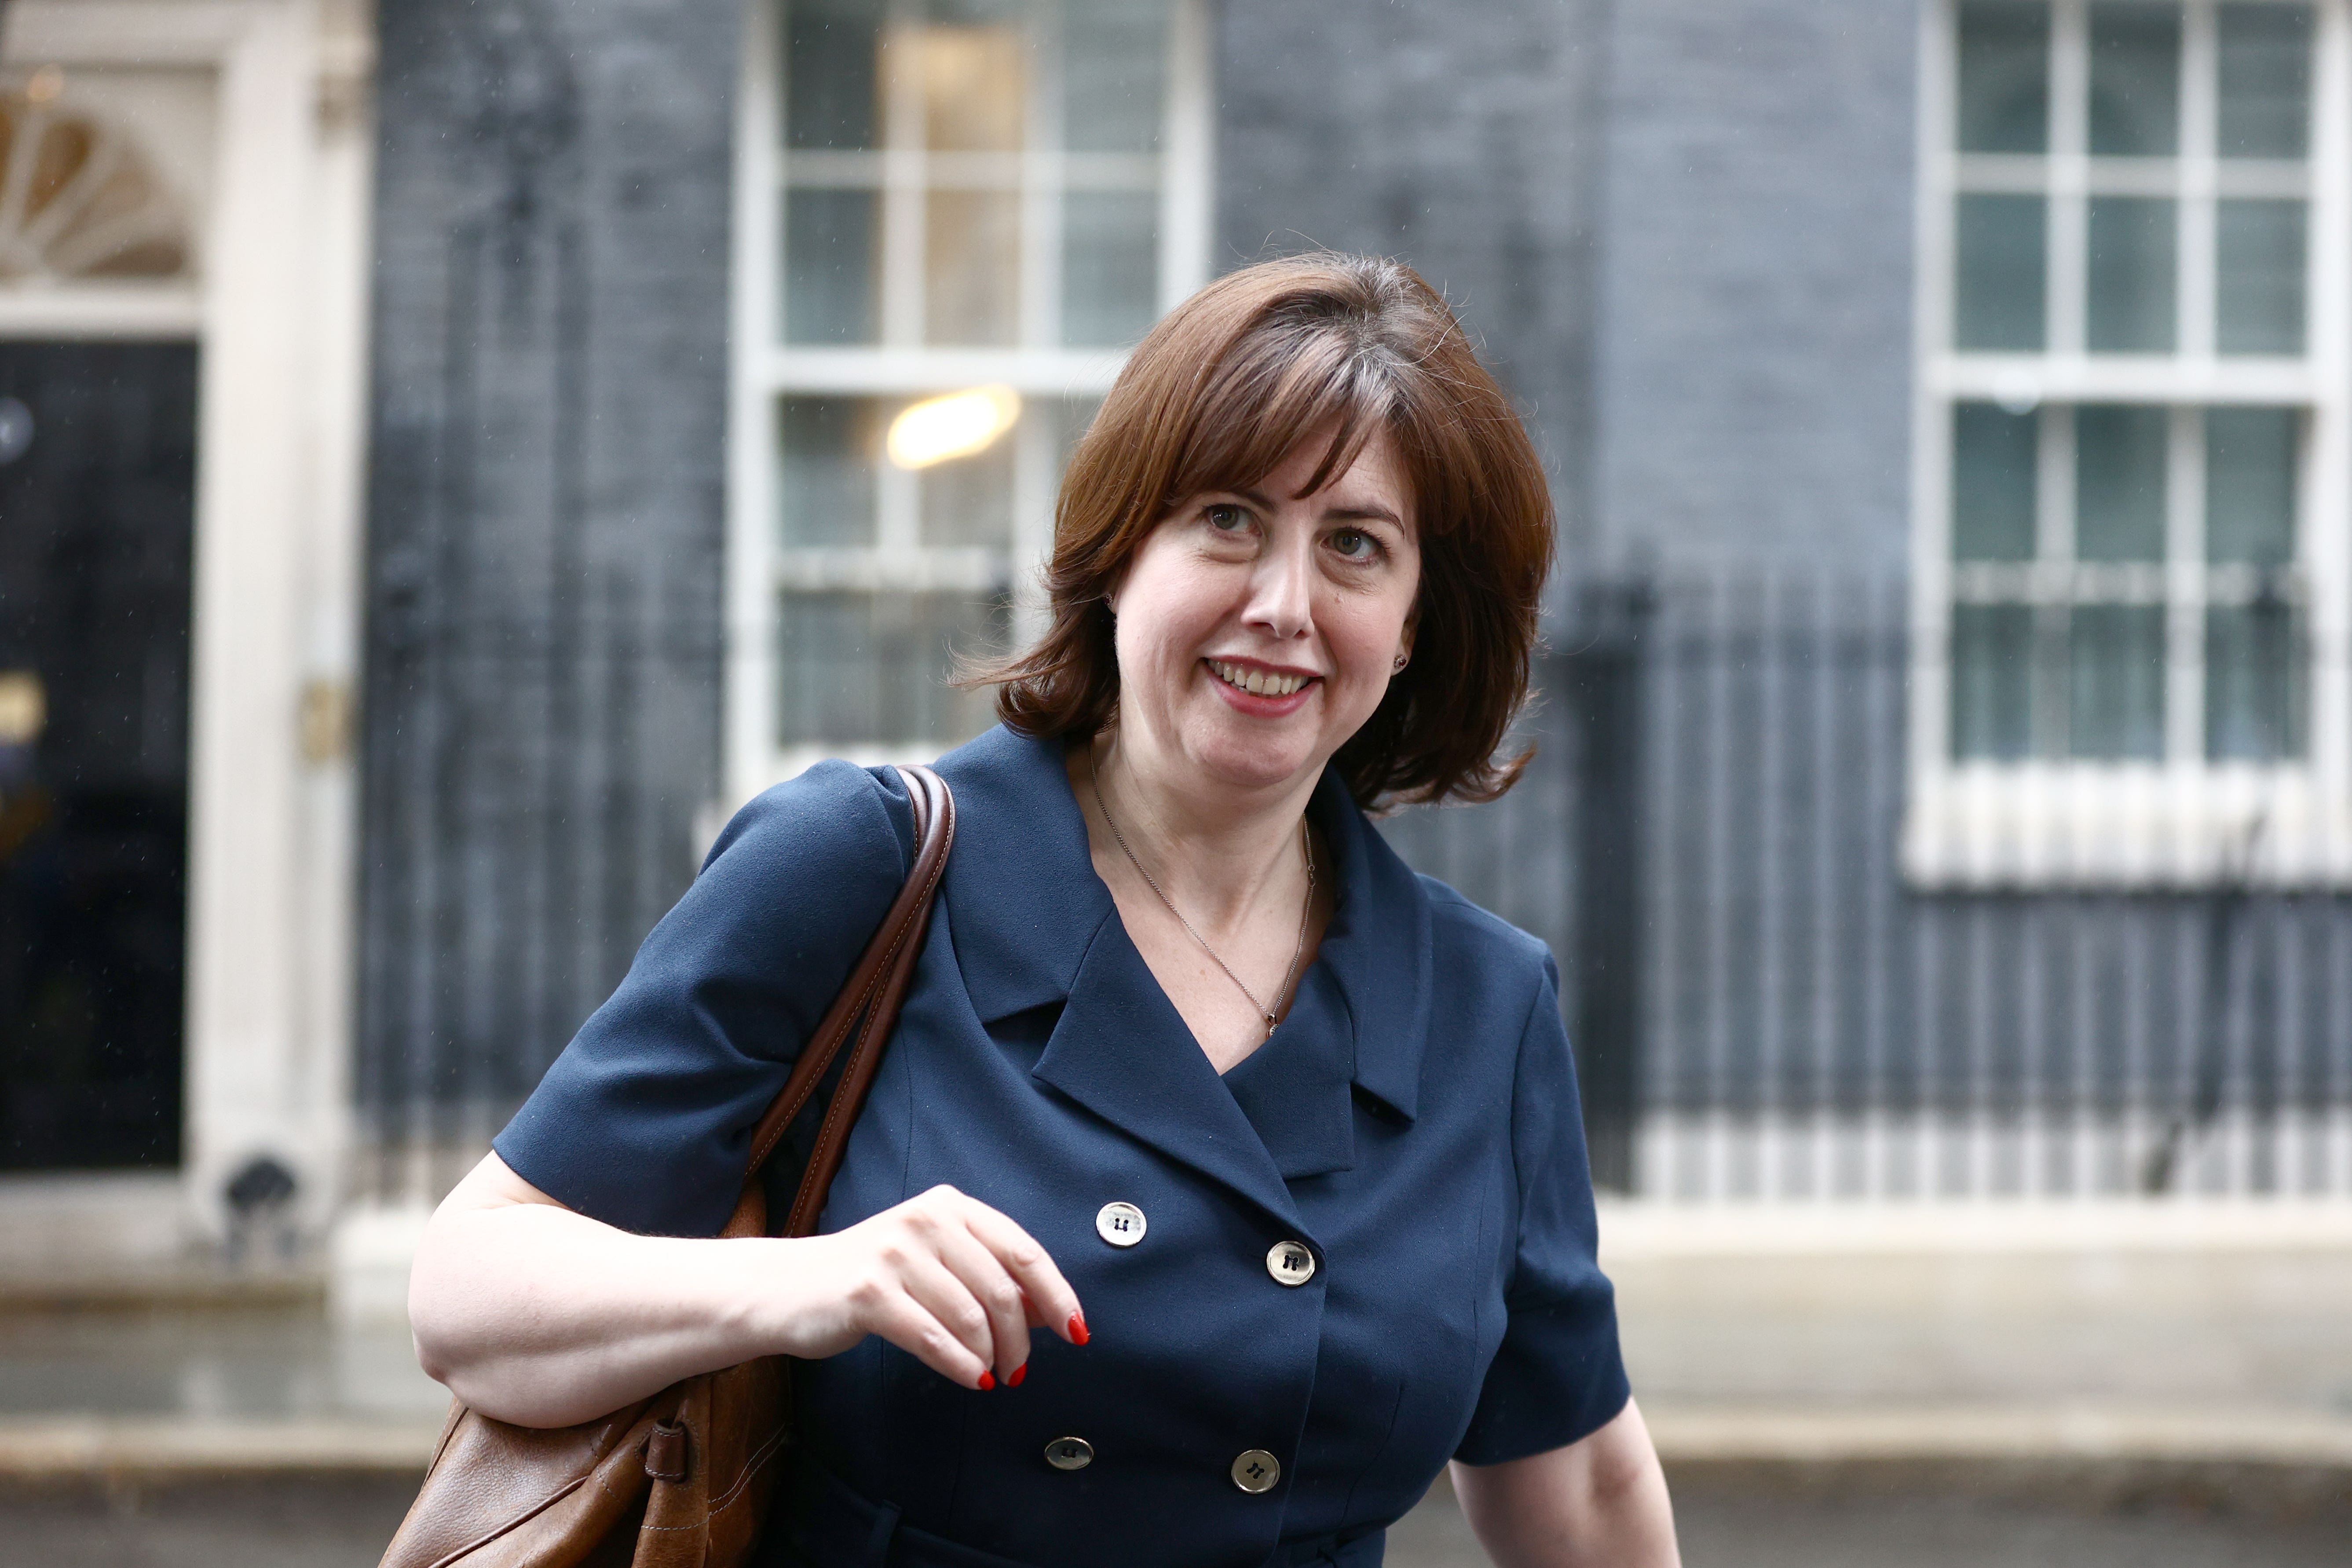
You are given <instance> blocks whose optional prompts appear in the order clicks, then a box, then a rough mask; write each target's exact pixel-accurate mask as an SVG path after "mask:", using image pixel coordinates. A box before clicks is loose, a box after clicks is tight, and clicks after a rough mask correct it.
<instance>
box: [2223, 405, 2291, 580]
mask: <svg viewBox="0 0 2352 1568" xmlns="http://www.w3.org/2000/svg"><path fill="white" fill-rule="evenodd" d="M2300 423H2301V417H2300V416H2299V415H2298V414H2297V413H2296V411H2295V410H2294V409H2292V408H2216V409H2212V410H2210V412H2208V413H2207V414H2206V416H2205V559H2206V560H2208V561H2210V562H2217V563H2218V562H2242V563H2246V564H2249V565H2254V566H2284V565H2286V564H2287V563H2290V562H2292V561H2293V560H2294V551H2295V543H2294V510H2295V508H2294V491H2295V473H2296V468H2297V453H2296V447H2297V444H2298V441H2297V430H2296V426H2298V425H2299V424H2300Z"/></svg>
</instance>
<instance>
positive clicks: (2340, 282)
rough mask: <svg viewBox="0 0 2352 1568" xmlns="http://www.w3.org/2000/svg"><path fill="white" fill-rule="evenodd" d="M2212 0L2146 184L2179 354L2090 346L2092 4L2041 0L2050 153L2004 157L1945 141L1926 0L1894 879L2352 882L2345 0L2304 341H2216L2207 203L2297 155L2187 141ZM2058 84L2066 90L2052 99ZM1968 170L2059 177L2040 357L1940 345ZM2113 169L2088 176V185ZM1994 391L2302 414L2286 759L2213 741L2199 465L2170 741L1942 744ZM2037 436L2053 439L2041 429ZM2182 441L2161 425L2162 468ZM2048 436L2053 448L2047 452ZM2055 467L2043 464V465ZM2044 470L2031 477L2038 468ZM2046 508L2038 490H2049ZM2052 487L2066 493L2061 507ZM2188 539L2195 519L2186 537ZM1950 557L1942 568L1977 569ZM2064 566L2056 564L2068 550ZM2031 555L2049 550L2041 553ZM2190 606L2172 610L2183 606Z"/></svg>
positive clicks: (1951, 58)
mask: <svg viewBox="0 0 2352 1568" xmlns="http://www.w3.org/2000/svg"><path fill="white" fill-rule="evenodd" d="M2273 3H2275V0H2273ZM2214 4H2215V0H2188V5H2187V11H2186V21H2185V25H2184V28H2183V37H2182V48H2183V53H2184V56H2185V57H2186V69H2185V70H2184V72H2183V75H2184V79H2185V83H2186V90H2185V92H2184V94H2183V98H2182V100H2181V106H2180V112H2181V119H2182V138H2181V140H2182V146H2183V153H2182V155H2181V157H2180V158H2179V159H2178V160H2177V161H2176V166H2177V168H2178V169H2179V181H2178V183H2177V184H2175V183H2173V182H2171V181H2169V180H2166V181H2164V182H2163V183H2162V184H2161V185H2160V186H2158V185H2154V184H2151V185H2150V187H2149V194H2161V195H2177V196H2179V197H2180V198H2182V200H2181V206H2180V209H2179V210H2180V213H2181V229H2180V231H2179V232H2180V235H2181V240H2182V243H2181V244H2180V246H2179V268H2180V270H2179V277H2178V284H2177V299H2178V301H2179V311H2180V320H2181V332H2180V338H2179V342H2180V345H2181V352H2180V353H2175V354H2170V355H2160V356H2159V355H2147V356H2133V355H2122V354H2091V353H2084V351H2083V349H2082V347H2081V344H2082V342H2083V324H2084V294H2083V288H2084V277H2085V271H2084V246H2085V238H2086V237H2085V234H2084V223H2083V214H2084V203H2083V197H2084V194H2085V193H2086V192H2087V191H2089V190H2090V189H2091V188H2092V181H2091V174H2092V170H2091V165H2090V160H2089V158H2088V156H2087V153H2086V151H2085V149H2084V148H2083V147H2082V146H2081V145H2079V138H2078V137H2077V136H2076V135H2075V131H2076V128H2078V127H2079V126H2081V125H2082V124H2083V122H2084V116H2083V113H2082V111H2081V106H2080V102H2079V94H2080V92H2081V91H2082V90H2083V85H2084V82H2085V80H2086V68H2085V62H2086V61H2087V58H2088V49H2089V41H2088V30H2087V16H2088V0H2052V5H2053V10H2054V12H2055V15H2056V20H2055V27H2054V33H2053V53H2052V59H2051V71H2052V80H2053V100H2054V112H2053V118H2052V124H2051V141H2050V144H2049V152H2048V153H2046V154H2032V155H2028V156H2023V157H2020V158H2017V159H2013V160H2012V159H2010V158H2007V157H2005V156H2003V155H1998V154H1979V153H1966V154H1964V153H1959V152H1958V150H1957V142H1958V138H1957V136H1956V135H1955V134H1954V124H1955V114H1956V107H1957V106H1956V97H1957V92H1956V89H1957V64H1958V61H1957V52H1958V51H1957V41H1958V12H1959V0H1936V3H1935V4H1932V5H1927V6H1924V7H1922V9H1921V22H1920V45H1919V58H1920V61H1921V70H1920V91H1919V120H1918V137H1919V146H1918V168H1919V171H1920V178H1919V190H1918V210H1917V226H1916V246H1917V269H1916V286H1915V297H1914V324H1913V330H1914V339H1915V350H1914V352H1915V363H1916V365H1917V367H1918V372H1917V375H1916V380H1915V384H1914V400H1913V418H1912V468H1911V489H1912V501H1911V516H1912V563H1913V570H1912V577H1911V583H1912V606H1911V625H1912V631H1913V635H1912V664H1911V706H1910V733H1909V739H1908V746H1909V752H1910V756H1909V767H1908V769H1907V777H1908V780H1909V784H1908V798H1907V800H1906V813H1905V820H1904V826H1903V843H1902V859H1903V865H1904V868H1905V871H1906V875H1907V877H1908V878H1909V879H1910V880H1911V881H1912V882H1913V883H1914V884H1915V885H1916V886H1920V887H1923V888H1928V889H1935V888H1962V889H1964V888H2000V887H2023V888H2035V887H2070V886H2081V887H2115V888H2141V887H2146V888H2158V887H2168V886H2177V887H2195V886H2204V885H2210V884H2213V883H2216V882H2221V881H2244V882H2250V883H2256V884H2266V885H2282V884H2289V885H2293V884H2310V885H2340V884H2345V883H2352V731H2347V725H2352V713H2347V707H2352V684H2347V679H2346V653H2347V647H2352V637H2347V629H2352V626H2348V623H2352V603H2347V576H2352V507H2348V506H2347V501H2348V500H2352V461H2347V444H2352V436H2348V435H2347V432H2348V431H2352V319H2348V318H2352V199H2347V174H2352V168H2347V163H2352V153H2347V145H2352V123H2347V109H2352V24H2347V0H2313V9H2314V13H2315V28H2314V38H2313V62H2312V65H2313V69H2312V110H2313V122H2312V127H2311V145H2310V153H2309V161H2308V164H2307V170H2308V174H2307V181H2308V184H2307V191H2308V199H2309V202H2310V207H2309V218H2308V225H2309V226H2308V230H2307V233H2308V246H2309V249H2308V254H2307V257H2306V265H2307V267H2308V272H2307V274H2306V280H2305V290H2306V291H2305V300H2306V305H2305V331H2306V333H2307V338H2306V347H2305V355H2304V356H2303V357H2302V358H2301V359H2299V360H2298V359H2284V358H2262V357H2253V356H2239V355H2231V356H2229V357H2227V358H2221V357H2217V356H2216V354H2215V353H2214V352H2213V347H2212V323H2213V295H2214V276H2213V270H2212V266H2211V257H2212V227H2211V215H2212V211H2213V208H2212V206H2211V205H2210V201H2209V200H2205V199H2204V198H2209V197H2210V196H2212V195H2214V194H2215V192H2216V191H2217V189H2220V190H2221V192H2222V194H2224V195H2230V194H2238V193H2239V188H2240V187H2241V186H2244V187H2245V190H2244V194H2248V195H2253V194H2266V191H2261V190H2257V188H2256V187H2258V186H2264V185H2265V184H2267V185H2269V186H2277V185H2281V184H2282V183H2283V182H2284V183H2292V184H2293V186H2294V189H2293V190H2292V191H2291V192H2288V191H2283V192H2282V193H2281V194H2294V195H2302V194H2304V193H2305V184H2304V180H2305V176H2304V175H2302V174H2300V173H2298V172H2296V171H2294V170H2293V168H2292V166H2291V165H2271V166H2268V167H2264V166H2263V165H2261V164H2259V163H2253V162H2252V161H2238V160H2231V163H2233V164H2235V165H2236V166H2235V167H2232V168H2229V169H2226V170H2225V169H2223V168H2221V162H2222V161H2221V160H2220V159H2219V158H2217V157H2214V156H2210V155H2207V154H2205V153H2197V154H2194V155H2192V154H2190V153H2189V151H2188V149H2189V148H2195V147H2210V144H2211V143H2210V134H2200V126H2210V123H2211V117H2212V115H2213V113H2214V99H2213V94H2212V92H2211V90H2210V84H2211V82H2212V81H2213V79H2214V78H2213V71H2212V66H2211V58H2212V49H2213V47H2214V45H2213V38H2214V28H2213V17H2214V15H2215V12H2214ZM2070 97H2073V98H2074V102H2072V103H2070V102H2069V98H2070ZM1963 162H1966V163H1969V165H1970V168H1969V174H1970V181H1969V188H1982V185H1983V183H1984V182H1985V181H1986V180H1987V179H1991V180H2000V179H2001V178H2002V177H2003V174H2004V173H2005V171H2004V168H2003V165H2005V164H2010V163H2014V164H2015V165H2016V167H2015V169H2014V171H2006V172H2009V173H2013V174H2014V177H2016V178H2017V179H2018V180H2019V181H2020V184H2018V186H2017V188H2018V189H2020V190H2029V189H2030V190H2033V191H2036V192H2046V193H2047V194H2048V195H2051V197H2052V198H2053V200H2052V202H2051V206H2050V219H2049V225H2048V240H2047V245H2048V250H2047V253H2046V260H2045V267H2046V277H2047V279H2048V283H2047V289H2048V294H2047V297H2046V298H2047V309H2048V318H2047V319H2048V321H2049V324H2050V330H2049V333H2048V337H2047V339H2046V342H2048V344H2049V348H2048V351H2047V352H2044V353H1982V352H1968V353H1962V352H1959V351H1957V350H1955V349H1954V348H1953V347H1952V346H1951V329H1952V320H1953V304H1954V287H1955V279H1954V267H1955V258H1954V249H1953V242H1954V212H1955V205H1956V204H1955V195H1956V194H1957V192H1958V190H1959V189H1960V188H1961V185H1960V175H1961V165H1962V163H1963ZM2112 183H2113V181H2111V180H2104V179H2103V180H2102V181H2101V182H2100V184H2099V186H2098V188H2099V189H2101V190H2105V189H2106V188H2107V187H2108V185H2109V184H2112ZM1964 401H1970V402H1972V401H1986V402H1993V403H1998V404H2000V405H2003V406H2006V407H2009V408H2011V409H2023V408H2026V407H2041V406H2043V405H2077V404H2082V403H2137V404H2160V405H2169V406H2171V407H2172V408H2173V409H2174V410H2175V418H2176V421H2178V420H2179V418H2181V417H2182V416H2183V415H2184V414H2187V415H2189V416H2193V411H2194V410H2195V409H2197V408H2199V407H2202V406H2213V405H2273V406H2290V405H2291V406H2294V407H2297V408H2300V409H2303V410H2305V411H2306V416H2307V424H2306V426H2305V431H2306V435H2305V443H2304V447H2303V456H2302V466H2303V471H2302V474H2301V476H2300V492H2299V496H2298V511H2297V529H2296V559H2295V565H2296V567H2297V569H2298V571H2299V573H2300V574H2301V575H2302V578H2303V580H2304V583H2305V586H2306V591H2307V595H2308V597H2307V599H2306V600H2305V614H2306V616H2307V620H2306V622H2305V626H2306V628H2307V631H2306V636H2307V647H2308V658H2309V659H2310V665H2309V667H2308V685H2307V688H2306V690H2307V698H2306V702H2307V718H2306V721H2305V746H2304V755H2303V756H2302V757H2300V758H2296V759H2294V760H2291V761H2285V762H2279V763H2235V762H2209V761H2207V760H2206V759H2205V758H2204V755H2203V752H2204V746H2203V743H2202V736H2203V723H2204V720H2203V714H2202V706H2203V652H2202V647H2203V636H2202V623H2201V603H2200V595H2202V594H2203V592H2204V582H2205V574H2206V571H2207V568H2206V567H2205V566H2204V564H2203V563H2202V562H2201V561H2198V560H2193V559H2187V558H2185V557H2184V553H2183V552H2182V550H2181V548H2180V546H2179V531H2180V530H2181V529H2183V528H2184V527H2186V528H2189V529H2201V527H2202V522H2201V517H2200V516H2185V515H2184V513H2185V512H2194V511H2195V510H2196V508H2197V505H2198V502H2197V499H2196V498H2197V496H2198V495H2199V494H2200V492H2201V490H2202V485H2201V483H2198V484H2195V485H2194V486H2193V487H2192V486H2191V484H2189V483H2188V482H2186V481H2189V480H2192V479H2197V478H2198V477H2199V476H2196V475H2184V474H2182V473H2180V472H2178V471H2176V472H2175V473H2174V475H2173V483H2172V485H2171V486H2170V489H2171V490H2172V491H2173V492H2174V494H2173V499H2172V500H2171V502H2170V503H2169V504H2170V510H2171V512H2172V513H2173V516H2172V518H2171V519H2170V521H2169V523H2168V528H2169V530H2170V531H2172V532H2173V533H2174V535H2175V542H2174V545H2173V547H2172V548H2171V549H2170V550H2168V562H2167V564H2166V565H2165V566H2163V567H2150V568H2147V569H2146V570H2148V571H2156V572H2163V573H2168V574H2172V579H2171V581H2170V582H2169V583H2168V604H2169V605H2171V606H2172V609H2171V612H2170V617H2169V623H2168V638H2167V646H2168V648H2169V649H2170V652H2169V654H2168V668H2167V679H2166V708H2167V712H2166V729H2167V745H2166V760H2165V761H2163V762H2161V763H2154V762H2149V763H2105V762H2079V761H2066V760H2054V759H2052V760H2045V759H2035V760H2032V761H2020V762H1976V761H1970V762H1957V761H1955V760H1954V759H1953V757H1952V754H1951V751H1950V746H1951V690H1950V683H1949V679H1948V656H1949V649H1950V627H1951V618H1950V617H1951V605H1952V601H1953V596H1954V587H1955V578H1956V568H1955V565H1954V563H1953V561H1952V558H1951V546H1950V516H1949V510H1950V496H1951V458H1952V453H1951V431H1952V417H1953V416H1952V409H1953V406H1954V405H1955V404H1957V403H1959V402H1964ZM2047 445H2048V444H2047V443H2046V442H2045V448H2046V447H2047ZM2182 447H2183V443H2182V442H2180V441H2179V439H2177V438H2176V440H2175V442H2174V452H2175V456H2174V459H2173V460H2174V465H2175V468H2176V470H2178V469H2179V468H2181V467H2182V466H2183V465H2182V463H2181V458H2180V453H2181V449H2182ZM2046 456H2047V452H2046V450H2045V457H2046ZM2045 466H2046V465H2045ZM2051 488H2052V487H2051V484H2050V482H2049V479H2048V477H2046V476H2045V479H2044V482H2043V485H2042V489H2044V491H2045V492H2046V491H2048V490H2049V489H2051ZM2052 504H2053V498H2051V497H2049V496H2048V495H2046V494H2045V497H2044V500H2043V505H2044V506H2045V508H2047V507H2049V506H2050V505H2052ZM2056 504H2071V503H2070V502H2059V503H2056ZM2189 537H2192V538H2193V537H2194V535H2193V534H2192V535H2190V536H2189ZM1970 569H1971V568H1965V567H1964V568H1959V569H1958V570H1970ZM2060 569H2061V570H2067V569H2068V568H2065V567H2063V566H2062V567H2061V568H2060ZM2032 570H2040V568H2039V567H2038V566H2037V567H2035V568H2032ZM2184 606H2186V608H2184Z"/></svg>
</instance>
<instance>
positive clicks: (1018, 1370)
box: [1004, 1361, 1029, 1388]
mask: <svg viewBox="0 0 2352 1568" xmlns="http://www.w3.org/2000/svg"><path fill="white" fill-rule="evenodd" d="M1028 1375H1029V1363H1027V1362H1025V1361H1024V1362H1023V1363H1021V1364H1020V1365H1019V1366H1016V1367H1014V1368H1013V1371H1012V1373H1011V1375H1009V1376H1007V1377H1006V1378H1005V1380H1004V1386H1005V1387H1007V1388H1018V1387H1020V1386H1021V1380H1022V1379H1023V1378H1024V1377H1026V1376H1028Z"/></svg>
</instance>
